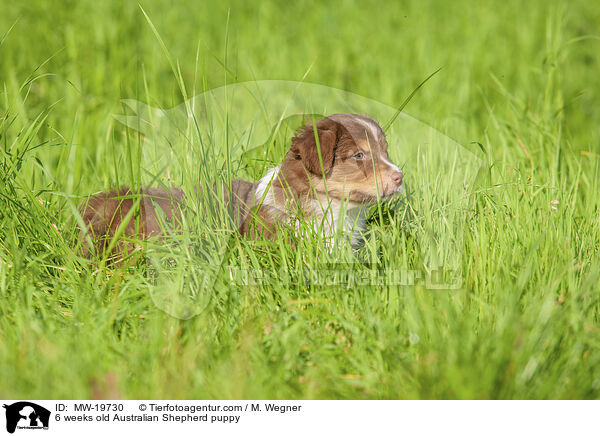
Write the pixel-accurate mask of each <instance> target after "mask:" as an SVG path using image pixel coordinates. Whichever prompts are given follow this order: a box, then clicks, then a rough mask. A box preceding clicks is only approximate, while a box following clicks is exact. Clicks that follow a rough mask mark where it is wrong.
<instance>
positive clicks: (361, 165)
mask: <svg viewBox="0 0 600 436" xmlns="http://www.w3.org/2000/svg"><path fill="white" fill-rule="evenodd" d="M314 127H316V134H315V130H314ZM317 137H318V146H317ZM387 148H388V144H387V141H386V139H385V134H384V132H383V130H382V129H381V127H380V126H379V124H377V122H376V121H374V120H372V119H371V118H369V117H367V116H364V115H357V114H335V115H330V116H328V117H326V118H324V119H322V120H320V121H318V122H316V123H315V126H313V124H312V123H311V124H308V125H306V126H304V127H302V128H301V129H300V130H299V131H298V133H297V135H296V136H295V137H294V138H293V139H292V145H291V147H290V150H289V151H288V153H287V155H286V157H285V160H284V163H283V166H282V169H283V173H284V175H285V177H286V179H287V183H288V184H289V185H290V187H292V188H296V189H297V190H298V191H300V192H306V191H307V190H309V189H313V188H314V190H315V191H316V192H317V193H318V194H325V193H327V195H328V196H329V198H333V199H340V200H349V201H351V202H353V203H361V204H372V203H374V202H375V201H377V198H378V197H380V198H383V199H386V198H389V197H391V196H393V195H394V194H397V193H399V192H400V191H401V189H402V178H403V175H402V173H401V172H400V170H399V169H398V167H397V166H396V165H394V164H393V163H392V162H391V161H390V158H389V156H388V152H387ZM319 150H320V156H319ZM298 188H300V189H298Z"/></svg>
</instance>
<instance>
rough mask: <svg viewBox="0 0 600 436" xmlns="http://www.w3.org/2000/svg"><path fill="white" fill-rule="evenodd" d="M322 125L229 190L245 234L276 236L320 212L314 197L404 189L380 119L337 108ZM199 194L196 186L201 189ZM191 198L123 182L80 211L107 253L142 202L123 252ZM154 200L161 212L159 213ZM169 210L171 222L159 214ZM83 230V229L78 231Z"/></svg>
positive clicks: (175, 217) (369, 196)
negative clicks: (289, 223)
mask: <svg viewBox="0 0 600 436" xmlns="http://www.w3.org/2000/svg"><path fill="white" fill-rule="evenodd" d="M316 128H317V135H315V130H314V126H313V124H312V123H311V124H308V125H306V126H304V127H302V128H301V129H300V130H299V131H298V132H297V134H296V136H295V137H294V138H293V139H292V141H291V146H290V149H289V151H288V152H287V154H286V156H285V158H284V160H283V163H282V164H281V166H280V167H279V170H278V171H277V172H276V174H274V177H273V178H272V180H266V179H265V178H263V179H261V180H260V181H259V182H257V183H251V182H247V181H245V180H241V179H236V180H234V181H233V183H232V187H231V188H232V189H231V193H232V198H231V199H230V198H228V195H227V190H223V195H224V200H225V205H226V207H227V209H228V212H229V214H230V215H231V217H232V219H233V221H234V223H235V225H236V227H237V228H238V230H239V232H240V233H241V234H242V235H246V236H248V237H250V238H271V237H273V235H275V233H276V232H277V229H278V227H279V222H280V221H286V220H288V219H289V218H290V217H294V216H297V215H299V214H301V213H302V214H304V215H305V216H312V215H314V214H315V208H314V200H317V201H319V202H329V203H331V202H332V201H334V202H338V203H339V202H343V201H347V202H349V204H350V205H351V206H352V207H360V206H364V205H369V204H372V203H374V202H375V201H376V200H377V198H387V197H390V196H392V195H394V194H395V193H397V192H399V190H400V188H401V185H402V173H401V172H400V171H399V170H398V168H397V167H396V166H395V165H393V164H392V163H391V162H390V160H389V156H388V154H387V147H388V144H387V142H386V139H385V134H384V132H383V131H382V130H381V127H380V126H379V125H378V124H377V123H376V122H375V121H373V120H372V119H370V118H368V117H366V116H362V115H356V114H335V115H331V116H329V117H326V118H324V119H322V120H320V121H318V122H316ZM316 137H317V138H318V146H317V138H316ZM359 153H362V156H361V154H359ZM215 192H216V190H215ZM200 194H201V192H200V191H197V192H196V195H197V196H198V197H201V195H200ZM186 201H187V200H186V196H185V194H184V193H183V191H182V190H181V189H179V188H174V187H173V188H169V189H161V188H143V189H141V190H140V191H139V192H136V193H133V192H132V191H131V189H130V188H121V189H119V190H118V191H109V192H104V193H100V194H96V195H94V196H92V197H90V198H89V199H88V201H87V202H86V203H84V204H83V205H82V206H81V208H80V213H81V216H82V218H83V221H84V223H85V225H86V228H87V229H88V230H87V232H88V235H89V236H90V238H91V240H92V241H93V243H94V248H93V251H95V252H96V253H98V254H103V253H104V251H105V250H106V249H107V248H108V245H109V244H110V241H111V240H112V239H113V238H114V237H115V235H116V233H117V230H118V229H119V227H120V226H121V224H122V223H123V222H124V220H125V219H126V217H127V215H128V213H129V212H130V211H131V210H132V208H133V207H134V205H135V204H136V203H138V202H139V208H137V210H134V212H135V213H132V214H131V216H130V218H129V220H128V221H127V223H126V224H124V231H123V233H122V235H123V236H124V238H121V239H120V240H119V241H118V243H117V244H116V245H115V247H114V249H113V250H112V253H110V255H111V256H122V255H123V254H125V253H127V252H129V251H131V250H132V249H133V248H134V247H133V244H132V243H129V242H125V241H126V240H132V239H138V240H139V239H142V240H143V239H147V238H150V237H153V236H161V235H163V233H164V230H165V229H164V225H168V226H169V227H171V228H173V229H177V228H178V227H180V225H181V221H182V213H183V209H184V208H185V204H186ZM311 202H313V203H311ZM156 206H158V207H159V208H160V209H161V211H162V212H160V213H157V210H156V208H155V207H156ZM163 214H164V217H165V218H166V223H164V222H163V220H161V217H162V216H163ZM85 236H86V235H85V233H84V232H82V233H81V235H80V239H83V240H85V239H86V238H85ZM82 247H83V248H82V254H83V255H85V256H86V257H89V256H90V255H91V252H92V247H90V246H89V244H88V243H87V242H85V243H82Z"/></svg>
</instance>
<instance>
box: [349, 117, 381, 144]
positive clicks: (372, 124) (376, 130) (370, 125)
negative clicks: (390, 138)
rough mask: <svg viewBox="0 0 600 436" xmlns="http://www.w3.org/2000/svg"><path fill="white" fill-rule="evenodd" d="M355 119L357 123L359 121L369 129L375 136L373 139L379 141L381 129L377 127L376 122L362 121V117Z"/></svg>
mask: <svg viewBox="0 0 600 436" xmlns="http://www.w3.org/2000/svg"><path fill="white" fill-rule="evenodd" d="M354 119H355V120H356V121H358V122H359V123H360V124H362V125H363V126H365V128H367V129H368V130H369V131H370V132H371V134H372V135H373V138H375V140H376V141H378V140H379V128H378V127H377V124H376V123H375V122H374V121H367V120H365V119H362V118H360V117H356V116H355V117H354Z"/></svg>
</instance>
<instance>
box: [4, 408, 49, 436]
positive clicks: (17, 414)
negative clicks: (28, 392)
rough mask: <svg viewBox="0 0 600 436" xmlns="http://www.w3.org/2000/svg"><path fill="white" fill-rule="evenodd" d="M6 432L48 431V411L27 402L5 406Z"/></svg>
mask: <svg viewBox="0 0 600 436" xmlns="http://www.w3.org/2000/svg"><path fill="white" fill-rule="evenodd" d="M3 407H4V408H5V409H6V431H8V432H9V433H14V432H15V430H16V429H17V428H19V429H29V430H35V429H43V430H47V429H48V424H49V422H50V411H49V410H48V409H46V408H44V407H42V406H39V405H37V404H35V403H30V402H29V401H19V402H17V403H13V404H11V405H7V404H5V405H4V406H3Z"/></svg>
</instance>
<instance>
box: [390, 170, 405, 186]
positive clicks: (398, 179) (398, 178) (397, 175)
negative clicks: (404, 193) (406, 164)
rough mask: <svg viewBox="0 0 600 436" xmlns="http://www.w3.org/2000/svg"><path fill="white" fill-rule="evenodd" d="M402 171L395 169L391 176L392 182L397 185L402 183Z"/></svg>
mask: <svg viewBox="0 0 600 436" xmlns="http://www.w3.org/2000/svg"><path fill="white" fill-rule="evenodd" d="M402 177H403V176H402V173H401V172H400V171H394V172H393V173H392V174H391V175H390V178H391V179H392V182H393V183H394V184H396V185H399V184H400V183H402Z"/></svg>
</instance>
